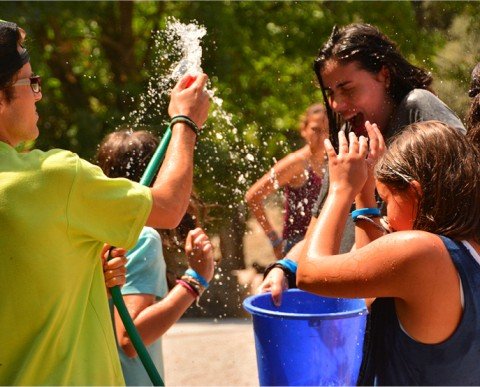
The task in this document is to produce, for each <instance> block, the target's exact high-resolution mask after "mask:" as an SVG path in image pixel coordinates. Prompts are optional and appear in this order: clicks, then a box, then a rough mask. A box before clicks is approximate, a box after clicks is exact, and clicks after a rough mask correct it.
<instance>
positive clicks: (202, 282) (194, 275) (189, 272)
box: [185, 269, 208, 289]
mask: <svg viewBox="0 0 480 387" xmlns="http://www.w3.org/2000/svg"><path fill="white" fill-rule="evenodd" d="M185 275H187V276H189V277H192V278H194V279H196V280H197V281H198V282H199V283H200V285H202V286H203V287H204V288H205V289H207V288H208V281H207V280H206V279H205V278H203V277H202V276H201V275H200V274H198V273H197V272H196V271H195V270H193V269H187V270H186V271H185Z"/></svg>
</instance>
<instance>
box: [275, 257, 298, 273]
mask: <svg viewBox="0 0 480 387" xmlns="http://www.w3.org/2000/svg"><path fill="white" fill-rule="evenodd" d="M276 263H277V264H279V265H282V266H283V267H284V268H286V269H288V270H290V271H291V272H292V273H293V274H297V267H298V264H297V262H295V261H292V260H291V259H289V258H283V259H280V260H279V261H277V262H276Z"/></svg>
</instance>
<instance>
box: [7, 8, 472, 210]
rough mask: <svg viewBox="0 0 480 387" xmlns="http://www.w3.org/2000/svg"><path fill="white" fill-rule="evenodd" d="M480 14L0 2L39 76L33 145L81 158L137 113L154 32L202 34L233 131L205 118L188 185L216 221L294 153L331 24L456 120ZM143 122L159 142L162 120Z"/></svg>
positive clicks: (208, 68) (206, 64)
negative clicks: (357, 25) (394, 51)
mask: <svg viewBox="0 0 480 387" xmlns="http://www.w3.org/2000/svg"><path fill="white" fill-rule="evenodd" d="M478 4H479V3H464V2H409V1H398V2H396V1H391V2H361V1H348V2H322V1H317V2H313V1H312V2H293V1H281V2H247V1H245V2H243V1H232V2H209V1H201V2H146V1H145V2H144V1H142V2H124V1H122V2H110V1H107V2H4V3H2V18H3V19H7V20H12V21H15V22H17V23H18V24H19V25H21V26H22V27H24V28H25V29H26V31H27V34H28V44H27V45H28V47H29V50H30V53H31V57H32V65H33V68H34V71H36V72H38V73H39V74H41V75H42V76H43V77H44V84H43V101H42V102H41V103H39V104H38V110H39V113H40V117H41V120H40V128H41V136H40V138H39V140H38V141H37V144H36V146H37V147H40V148H43V149H47V148H51V147H62V148H68V149H71V150H73V151H76V152H78V153H79V154H80V155H81V156H83V157H86V158H90V157H91V156H92V155H93V153H94V152H95V150H96V145H97V144H98V143H99V142H100V140H101V138H102V137H103V136H104V135H105V134H106V133H108V132H110V131H112V130H114V129H115V128H116V127H117V126H118V125H120V124H123V123H125V122H126V120H125V117H128V116H129V112H131V111H132V110H135V109H137V108H138V106H137V104H138V103H139V100H138V96H139V95H140V94H141V93H143V92H144V91H145V90H146V85H147V82H148V80H149V77H150V76H152V74H155V73H158V72H161V71H165V70H166V68H163V67H162V66H163V65H160V68H152V59H154V58H155V56H156V55H158V52H156V49H155V46H154V44H153V43H154V42H153V38H152V30H157V29H160V28H163V27H164V26H165V23H166V17H167V16H175V17H177V18H178V19H179V20H180V21H182V22H184V23H187V22H190V21H194V20H196V21H197V22H198V23H199V24H201V25H204V26H205V27H206V29H207V36H206V37H205V38H204V39H203V49H204V55H203V69H204V70H205V72H206V73H207V74H209V76H210V79H211V84H212V86H213V87H214V88H215V89H216V95H217V96H218V97H220V98H222V99H223V109H224V110H225V111H226V112H228V113H230V114H231V115H232V121H233V126H234V127H235V130H234V129H233V128H232V127H231V126H229V125H227V124H225V121H224V120H222V119H220V118H212V119H210V120H209V122H208V124H207V127H206V129H205V132H204V134H202V138H201V139H200V141H199V146H198V150H197V157H196V162H197V166H196V184H197V185H198V187H199V190H200V193H201V196H202V198H203V199H204V200H205V201H206V202H207V203H212V204H220V205H222V206H223V207H221V208H222V210H221V211H220V212H219V213H218V214H217V215H218V216H219V217H221V216H222V214H223V215H225V211H226V210H228V206H229V205H230V206H233V205H235V204H236V203H238V202H239V201H240V200H241V198H242V196H243V194H244V192H245V190H246V188H247V187H248V186H249V185H250V184H251V183H252V182H253V181H255V180H256V179H257V178H258V177H259V176H260V175H262V174H263V173H264V172H265V171H266V170H267V169H268V168H269V167H270V166H271V165H272V164H273V162H274V160H275V159H277V160H278V159H280V158H281V157H283V156H284V155H285V154H286V153H288V152H290V151H291V150H293V149H296V148H298V147H299V146H300V144H301V141H300V138H299V136H298V133H297V123H298V118H299V116H300V114H301V113H302V112H303V111H304V109H305V108H306V107H307V106H308V105H310V104H312V103H314V102H317V101H320V100H321V94H320V93H319V91H318V89H317V88H316V86H315V80H314V74H313V71H312V62H313V59H314V58H315V55H316V52H317V51H318V49H319V47H320V46H321V45H322V43H323V42H324V41H325V40H326V39H327V38H328V36H329V34H330V31H331V28H332V26H333V25H334V24H338V25H344V24H347V23H351V22H368V23H371V24H375V25H377V26H378V27H379V28H380V29H381V30H382V31H384V32H385V33H386V34H387V35H389V36H390V37H391V38H392V39H393V40H394V41H396V42H397V43H398V45H399V47H400V49H401V51H402V52H403V53H404V54H405V55H406V56H407V58H408V59H409V60H411V61H412V62H414V63H415V64H417V65H420V66H423V67H427V68H428V69H430V70H431V71H432V72H433V73H434V75H437V74H439V75H440V76H441V78H442V79H444V82H443V83H442V84H438V82H437V84H436V87H437V89H438V90H439V92H440V95H441V97H443V98H445V100H446V101H447V102H448V103H450V104H451V105H452V106H454V107H455V108H456V109H458V111H459V112H460V113H461V112H463V111H464V110H465V109H464V108H465V101H466V100H465V98H464V95H465V94H466V82H467V80H468V77H469V71H470V69H471V67H473V64H474V62H475V61H476V60H478V53H479V52H478V48H477V46H478V45H475V43H476V42H475V38H476V37H477V36H478V32H479V31H478V27H476V23H475V17H477V15H478V14H479V12H478V11H479V9H478V8H479V7H478ZM19 15H21V16H19ZM452 21H453V22H452ZM166 65H167V64H165V66H166ZM452 96H455V97H454V98H452ZM457 97H458V99H456V98H457ZM162 111H164V110H162ZM153 121H156V122H157V125H156V128H157V129H156V130H159V132H161V130H160V129H159V128H160V127H161V126H162V125H159V124H160V123H162V122H163V121H162V117H158V118H154V119H153ZM235 131H236V133H235ZM222 211H223V212H222Z"/></svg>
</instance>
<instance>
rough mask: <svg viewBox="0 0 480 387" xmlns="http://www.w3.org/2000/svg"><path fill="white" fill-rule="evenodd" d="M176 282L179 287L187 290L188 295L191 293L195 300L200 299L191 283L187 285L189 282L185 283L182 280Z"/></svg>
mask: <svg viewBox="0 0 480 387" xmlns="http://www.w3.org/2000/svg"><path fill="white" fill-rule="evenodd" d="M175 282H176V283H177V284H178V285H180V286H182V287H184V288H185V289H187V291H188V293H190V294H191V295H192V296H193V298H195V299H197V298H198V297H199V295H198V293H197V291H196V290H195V289H194V288H193V287H192V286H191V285H190V284H189V283H187V282H185V281H184V280H181V279H177V280H176V281H175Z"/></svg>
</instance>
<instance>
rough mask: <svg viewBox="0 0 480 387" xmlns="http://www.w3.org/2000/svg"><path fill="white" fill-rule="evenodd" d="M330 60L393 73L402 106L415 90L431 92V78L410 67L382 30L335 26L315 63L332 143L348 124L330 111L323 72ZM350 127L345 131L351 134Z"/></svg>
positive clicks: (394, 92) (394, 94)
mask: <svg viewBox="0 0 480 387" xmlns="http://www.w3.org/2000/svg"><path fill="white" fill-rule="evenodd" d="M329 60H334V61H336V62H338V63H340V64H342V65H345V64H348V63H351V62H354V61H355V62H357V63H358V65H359V66H360V67H361V68H362V69H364V70H366V71H369V72H371V73H373V74H378V72H379V71H380V70H381V69H382V67H383V66H385V67H386V68H387V69H388V70H389V72H390V87H389V89H388V92H389V94H390V96H391V97H392V100H393V101H394V102H395V103H396V104H397V105H398V104H399V103H400V102H401V101H402V99H403V98H404V97H405V96H406V95H407V94H408V93H409V92H410V91H412V90H413V89H427V90H430V91H432V90H431V89H430V85H431V83H432V77H431V75H430V74H429V73H428V72H427V71H426V70H424V69H421V68H419V67H416V66H414V65H412V64H411V63H409V62H408V61H407V60H406V59H405V58H404V57H403V55H402V54H401V53H400V52H399V51H398V48H397V46H396V44H395V43H394V42H393V41H391V40H390V39H389V38H388V37H387V36H386V35H384V34H383V33H381V32H380V31H379V30H378V28H376V27H374V26H372V25H370V24H349V25H347V26H345V27H342V28H340V29H338V28H337V26H334V27H333V29H332V33H331V35H330V37H329V39H328V40H327V42H326V43H325V44H324V45H323V47H322V48H320V51H319V52H318V55H317V58H316V59H315V61H314V63H313V70H314V71H315V75H316V76H317V80H318V84H319V86H320V89H321V90H322V95H323V99H324V101H325V107H326V109H327V115H328V120H329V126H330V137H331V138H330V140H331V141H332V143H333V144H334V146H335V145H336V144H337V141H338V136H337V134H338V131H339V130H340V128H341V126H342V125H343V124H344V123H343V122H342V121H341V119H340V117H339V115H338V114H336V113H335V112H334V111H333V110H332V109H331V107H330V103H329V101H328V97H327V93H326V91H325V87H324V84H323V81H322V76H321V72H322V71H323V69H324V67H325V64H326V63H327V61H329ZM349 129H350V128H349V127H348V126H347V127H346V128H345V130H346V131H347V132H348V131H349Z"/></svg>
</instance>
